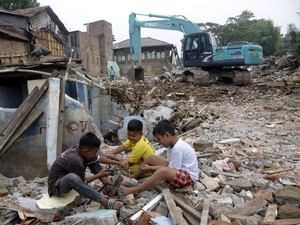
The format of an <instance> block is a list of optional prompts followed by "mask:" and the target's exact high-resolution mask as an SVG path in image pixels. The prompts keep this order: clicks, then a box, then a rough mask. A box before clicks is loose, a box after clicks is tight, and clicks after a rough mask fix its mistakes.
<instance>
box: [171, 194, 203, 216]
mask: <svg viewBox="0 0 300 225" xmlns="http://www.w3.org/2000/svg"><path fill="white" fill-rule="evenodd" d="M172 197H173V199H174V201H175V202H176V203H177V204H178V206H179V207H180V208H181V209H182V210H183V211H186V212H188V213H189V214H190V215H192V216H193V217H194V218H196V219H199V220H200V219H201V215H200V213H199V212H198V211H197V210H196V209H195V208H193V207H191V206H189V205H188V204H186V203H184V201H182V200H181V199H180V198H178V197H176V196H175V195H172Z"/></svg>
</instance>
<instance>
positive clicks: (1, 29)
mask: <svg viewBox="0 0 300 225" xmlns="http://www.w3.org/2000/svg"><path fill="white" fill-rule="evenodd" d="M0 33H3V34H7V35H8V36H10V37H14V38H18V39H21V40H24V41H30V38H29V36H30V34H29V33H27V32H26V31H24V30H21V29H18V28H15V27H5V26H0Z"/></svg>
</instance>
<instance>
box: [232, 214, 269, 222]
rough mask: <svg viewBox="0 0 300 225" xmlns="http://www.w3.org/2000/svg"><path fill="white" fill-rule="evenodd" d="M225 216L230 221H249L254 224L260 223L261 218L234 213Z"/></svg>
mask: <svg viewBox="0 0 300 225" xmlns="http://www.w3.org/2000/svg"><path fill="white" fill-rule="evenodd" d="M226 216H227V217H228V218H230V219H239V220H251V221H255V222H259V223H262V221H263V218H262V217H260V216H243V215H239V214H235V213H229V214H226Z"/></svg>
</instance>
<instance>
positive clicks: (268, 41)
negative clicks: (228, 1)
mask: <svg viewBox="0 0 300 225" xmlns="http://www.w3.org/2000/svg"><path fill="white" fill-rule="evenodd" d="M199 25H201V26H202V27H204V28H205V31H209V32H212V33H214V34H215V35H216V36H218V37H220V38H221V39H220V42H219V45H222V46H224V45H227V44H228V43H229V42H234V41H249V42H251V43H253V44H257V45H260V46H262V47H263V53H264V55H272V54H274V53H275V51H276V47H277V45H278V42H279V40H280V27H275V26H274V24H273V21H272V20H265V19H260V20H257V19H254V14H253V13H252V12H251V11H248V10H245V11H243V12H242V13H241V14H240V15H238V16H236V17H229V18H228V19H227V21H226V24H225V25H219V24H214V23H210V22H208V23H204V24H199Z"/></svg>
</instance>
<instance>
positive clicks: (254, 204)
mask: <svg viewBox="0 0 300 225" xmlns="http://www.w3.org/2000/svg"><path fill="white" fill-rule="evenodd" d="M267 203H268V202H267V201H266V200H265V199H264V198H262V197H259V198H255V199H253V200H251V201H249V202H247V203H246V204H245V205H244V206H242V207H241V208H238V209H236V210H234V211H232V212H231V214H239V215H242V216H249V215H251V214H252V213H254V212H256V211H257V210H259V209H261V208H262V207H264V206H265V205H267ZM237 219H238V218H237Z"/></svg>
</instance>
